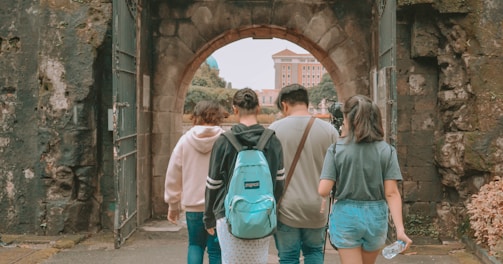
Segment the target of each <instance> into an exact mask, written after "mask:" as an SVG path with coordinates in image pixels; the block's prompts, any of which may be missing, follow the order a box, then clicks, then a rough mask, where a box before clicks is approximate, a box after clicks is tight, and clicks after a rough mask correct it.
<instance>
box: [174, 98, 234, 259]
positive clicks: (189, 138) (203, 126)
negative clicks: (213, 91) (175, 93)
mask: <svg viewBox="0 0 503 264" xmlns="http://www.w3.org/2000/svg"><path fill="white" fill-rule="evenodd" d="M228 116H229V113H228V112H227V111H225V110H224V108H223V107H222V106H221V105H219V104H218V103H216V102H213V101H200V102H199V103H197V104H196V106H195V108H194V113H193V114H192V116H191V119H192V121H193V127H191V128H190V129H189V130H188V131H187V132H186V133H184V134H183V135H182V137H181V138H180V139H179V140H178V142H177V144H176V146H175V148H174V149H173V153H172V154H171V158H170V160H169V164H168V168H167V171H166V181H165V186H164V187H165V188H164V201H165V202H166V203H167V204H168V205H169V209H168V217H167V218H168V220H169V221H170V222H172V223H174V224H177V221H178V220H179V218H180V213H181V212H182V210H183V211H185V218H186V221H187V230H188V234H189V244H188V252H187V263H188V264H202V263H203V257H204V251H205V249H206V248H207V250H208V258H209V263H210V264H220V263H221V256H220V245H219V243H218V239H217V235H216V234H214V235H209V234H208V233H207V232H206V229H205V227H204V223H203V214H204V208H205V204H204V200H205V188H206V177H207V176H208V168H209V160H210V154H211V149H212V147H213V143H215V141H216V140H217V138H218V137H219V136H220V134H221V133H223V132H224V130H223V129H222V128H221V127H220V123H221V122H222V121H223V119H224V118H226V117H228Z"/></svg>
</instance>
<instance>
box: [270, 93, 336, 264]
mask: <svg viewBox="0 0 503 264" xmlns="http://www.w3.org/2000/svg"><path fill="white" fill-rule="evenodd" d="M276 104H277V107H278V108H279V109H280V110H281V112H282V113H283V115H284V116H285V117H284V118H282V119H280V120H278V121H275V122H273V123H272V124H271V125H270V126H269V128H270V129H273V130H275V131H276V135H277V137H278V138H279V140H280V141H281V145H282V147H283V154H284V162H285V163H284V164H285V170H286V171H285V175H288V172H289V170H290V166H291V164H292V160H293V158H294V155H295V152H296V151H297V147H298V145H299V142H300V140H301V138H302V134H303V133H304V130H305V128H306V125H307V123H308V122H309V119H310V118H311V114H310V113H309V111H308V105H309V97H308V94H307V90H306V88H305V87H303V86H301V85H299V84H292V85H288V86H285V87H283V88H282V89H281V91H280V93H279V95H278V99H277V101H276ZM337 137H338V132H337V130H336V129H335V128H334V127H333V126H332V125H331V124H330V123H329V122H326V121H323V120H321V119H315V121H314V123H313V126H312V127H311V130H310V132H309V134H308V136H307V138H306V142H305V145H304V148H303V149H302V152H301V154H300V157H299V160H298V163H297V166H296V167H295V169H294V173H293V175H292V178H291V181H290V183H289V185H288V187H287V189H286V192H285V194H284V196H283V198H282V201H281V203H280V205H279V214H278V228H277V232H276V233H275V235H274V239H275V242H276V248H277V249H278V255H279V262H280V263H281V264H285V263H299V258H300V253H301V252H302V255H303V256H304V263H306V264H322V263H323V246H324V243H325V226H326V224H327V217H328V215H327V212H328V210H323V211H321V210H320V206H321V204H322V198H321V197H320V196H319V194H318V184H319V181H320V175H321V169H322V167H323V161H324V159H325V154H326V152H327V149H328V147H329V146H330V145H331V144H332V143H334V142H336V141H337ZM327 206H328V205H327ZM325 209H327V208H325Z"/></svg>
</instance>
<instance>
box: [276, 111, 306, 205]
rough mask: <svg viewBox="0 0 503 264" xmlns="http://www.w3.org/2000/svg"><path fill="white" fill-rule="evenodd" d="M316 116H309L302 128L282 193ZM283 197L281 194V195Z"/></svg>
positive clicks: (288, 182)
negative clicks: (304, 126)
mask: <svg viewBox="0 0 503 264" xmlns="http://www.w3.org/2000/svg"><path fill="white" fill-rule="evenodd" d="M315 119H316V118H315V117H314V116H311V118H310V119H309V122H308V123H307V126H306V129H305V130H304V134H303V135H302V138H301V139H300V143H299V146H298V147H297V152H295V156H294V157H293V161H292V165H291V166H290V170H289V171H288V175H287V176H286V180H285V188H283V194H285V193H286V188H287V187H288V185H289V184H290V180H291V179H292V175H293V171H294V170H295V166H297V162H298V161H299V157H300V153H301V152H302V149H303V148H304V143H306V138H307V134H309V130H311V127H312V126H313V123H314V120H315ZM281 197H283V196H281ZM281 200H282V198H280V200H279V201H278V203H277V204H278V205H277V208H279V204H280V203H281Z"/></svg>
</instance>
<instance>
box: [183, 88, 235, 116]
mask: <svg viewBox="0 0 503 264" xmlns="http://www.w3.org/2000/svg"><path fill="white" fill-rule="evenodd" d="M235 92H236V90H235V89H225V88H208V87H200V86H192V87H190V88H189V91H188V92H187V96H186V97H185V103H184V105H183V112H184V113H191V112H192V111H193V110H194V107H195V106H196V104H197V103H198V102H199V101H202V100H214V101H216V102H218V103H219V104H220V105H222V106H223V107H224V108H225V109H226V110H227V111H228V112H229V113H230V112H231V111H232V97H233V96H234V93H235Z"/></svg>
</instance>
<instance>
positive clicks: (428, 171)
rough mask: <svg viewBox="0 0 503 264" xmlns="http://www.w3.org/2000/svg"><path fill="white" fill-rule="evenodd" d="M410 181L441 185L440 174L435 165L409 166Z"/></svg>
mask: <svg viewBox="0 0 503 264" xmlns="http://www.w3.org/2000/svg"><path fill="white" fill-rule="evenodd" d="M407 172H408V176H409V177H410V178H409V180H414V181H418V182H437V183H438V184H439V185H440V175H439V174H438V171H437V167H435V166H434V165H433V164H431V165H430V166H421V167H415V166H408V167H407Z"/></svg>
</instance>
